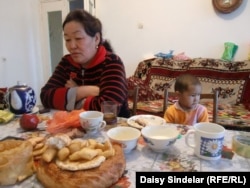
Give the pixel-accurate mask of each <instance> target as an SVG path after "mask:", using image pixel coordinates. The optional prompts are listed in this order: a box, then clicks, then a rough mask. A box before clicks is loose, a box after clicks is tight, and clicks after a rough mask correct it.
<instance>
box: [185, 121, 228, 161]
mask: <svg viewBox="0 0 250 188" xmlns="http://www.w3.org/2000/svg"><path fill="white" fill-rule="evenodd" d="M191 135H193V141H194V142H193V143H190V139H189V138H190V136H191ZM224 135H225V128H224V127H222V126H221V125H218V124H216V123H209V122H202V123H197V124H195V125H193V129H191V130H188V132H187V134H186V137H185V143H186V144H187V146H189V147H192V148H194V153H195V155H196V156H197V157H199V158H202V159H206V160H217V159H220V158H221V153H222V148H223V142H224Z"/></svg>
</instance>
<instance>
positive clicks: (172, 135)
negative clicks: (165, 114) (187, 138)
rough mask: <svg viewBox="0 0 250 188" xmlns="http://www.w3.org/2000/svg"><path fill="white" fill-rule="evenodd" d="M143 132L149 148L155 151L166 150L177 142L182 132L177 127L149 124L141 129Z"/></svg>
mask: <svg viewBox="0 0 250 188" xmlns="http://www.w3.org/2000/svg"><path fill="white" fill-rule="evenodd" d="M141 134H142V137H143V139H144V141H145V142H146V143H147V146H148V147H149V148H151V149H152V150H153V151H155V152H164V151H166V150H167V149H168V148H169V146H171V145H173V144H174V143H175V141H176V139H177V138H178V136H179V134H180V133H179V131H178V130H177V128H176V127H172V126H168V125H162V126H156V125H148V126H146V127H144V128H142V129H141Z"/></svg>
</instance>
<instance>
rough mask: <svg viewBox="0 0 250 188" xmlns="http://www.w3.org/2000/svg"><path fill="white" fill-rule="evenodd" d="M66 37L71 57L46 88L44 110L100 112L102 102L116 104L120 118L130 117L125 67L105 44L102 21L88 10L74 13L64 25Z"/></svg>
mask: <svg viewBox="0 0 250 188" xmlns="http://www.w3.org/2000/svg"><path fill="white" fill-rule="evenodd" d="M63 34H64V40H65V45H66V48H67V50H68V51H69V54H67V55H65V56H64V57H62V59H61V61H60V62H59V64H58V65H57V67H56V69H55V71H54V73H53V74H52V76H51V77H50V78H49V80H48V81H47V83H46V84H45V86H43V87H42V89H41V93H40V98H41V101H42V104H43V106H44V107H46V108H53V109H59V110H68V111H70V110H73V109H81V108H83V109H85V110H98V111H100V110H101V102H102V101H115V102H116V103H117V104H118V105H119V114H118V115H119V116H120V117H129V116H130V113H129V108H128V102H127V97H128V96H127V95H128V88H127V81H126V74H125V68H124V64H123V62H122V60H121V59H120V57H119V56H117V55H116V54H114V53H113V51H112V48H111V46H110V44H109V43H108V42H107V41H103V39H102V24H101V22H100V20H99V19H97V18H95V17H94V16H92V15H91V14H89V13H88V12H86V11H84V10H74V11H71V12H70V13H69V14H68V15H67V17H66V18H65V20H64V22H63Z"/></svg>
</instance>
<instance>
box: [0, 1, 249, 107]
mask: <svg viewBox="0 0 250 188" xmlns="http://www.w3.org/2000/svg"><path fill="white" fill-rule="evenodd" d="M14 5H15V6H14ZM96 15H97V17H99V18H100V20H101V21H102V23H103V27H104V37H105V38H107V39H110V40H111V42H112V45H113V47H114V49H115V51H116V52H117V54H118V55H120V57H121V58H122V59H123V61H124V64H125V67H126V72H127V76H130V75H132V74H133V72H134V70H135V68H136V66H137V64H138V62H140V61H141V60H143V59H145V58H148V57H152V56H153V54H156V53H158V52H164V53H167V52H168V51H169V50H174V54H177V53H180V52H185V53H186V55H188V56H189V57H210V58H220V57H221V55H222V53H223V51H224V42H228V41H230V42H234V43H235V44H237V45H238V46H239V49H238V51H237V53H236V56H235V60H245V59H246V58H247V55H248V52H249V51H250V49H249V44H250V24H249V18H250V4H249V3H248V0H244V1H243V3H242V5H241V6H240V8H239V9H237V10H236V11H234V12H232V13H230V14H219V13H217V12H216V11H215V10H214V9H213V6H212V0H96ZM0 22H1V30H0V87H11V86H13V85H15V84H16V83H17V81H21V82H23V83H27V84H28V85H29V86H31V87H33V88H34V89H35V92H36V93H37V96H38V97H37V99H38V103H39V102H40V99H39V94H40V88H41V86H43V84H44V77H43V71H47V70H42V67H43V66H42V64H43V63H44V62H43V61H42V57H41V56H42V55H41V48H42V45H41V40H42V38H41V33H40V32H41V31H42V29H44V28H43V27H42V26H41V15H40V3H39V0H0ZM138 24H141V25H142V26H143V28H142V29H140V28H138Z"/></svg>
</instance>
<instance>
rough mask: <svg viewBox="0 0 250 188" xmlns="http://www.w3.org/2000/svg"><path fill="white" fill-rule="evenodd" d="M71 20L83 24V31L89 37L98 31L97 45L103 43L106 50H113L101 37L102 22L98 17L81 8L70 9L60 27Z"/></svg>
mask: <svg viewBox="0 0 250 188" xmlns="http://www.w3.org/2000/svg"><path fill="white" fill-rule="evenodd" d="M71 21H76V22H79V23H80V24H81V25H82V26H83V28H84V30H85V32H86V33H87V34H88V35H89V36H91V37H94V36H95V35H96V33H100V43H99V46H100V45H103V46H104V47H105V48H106V50H107V51H110V52H113V49H112V47H111V45H110V43H109V42H108V41H106V40H105V41H103V39H102V23H101V21H100V20H99V19H98V18H96V17H94V16H92V15H91V14H90V13H88V12H87V11H85V10H83V9H76V10H73V11H71V12H70V13H69V14H68V15H67V16H66V18H65V20H64V22H63V25H62V27H63V28H64V26H65V25H66V24H67V23H68V22H71Z"/></svg>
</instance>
